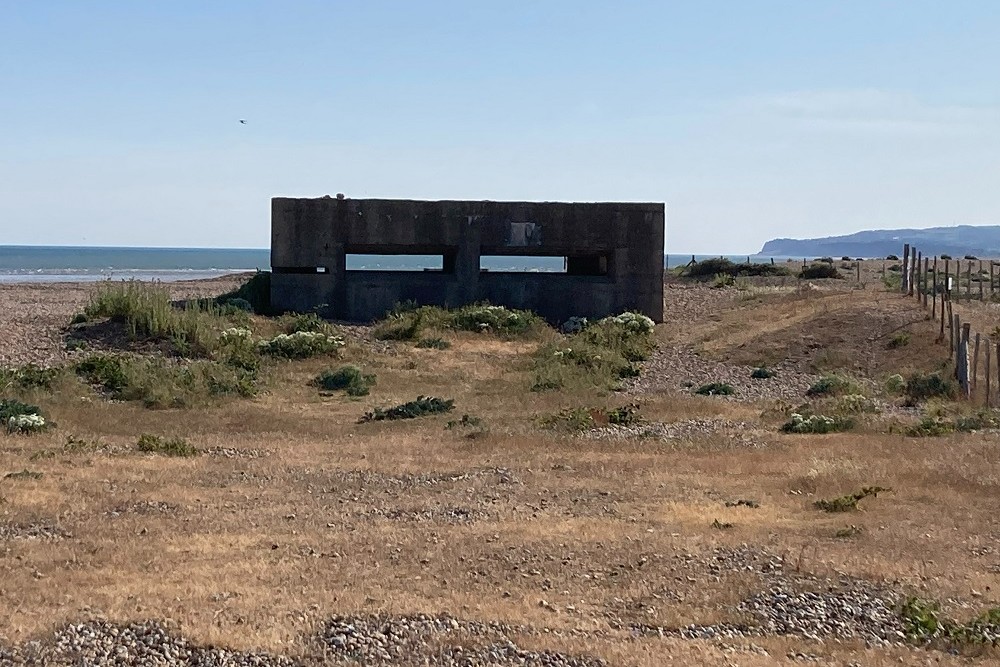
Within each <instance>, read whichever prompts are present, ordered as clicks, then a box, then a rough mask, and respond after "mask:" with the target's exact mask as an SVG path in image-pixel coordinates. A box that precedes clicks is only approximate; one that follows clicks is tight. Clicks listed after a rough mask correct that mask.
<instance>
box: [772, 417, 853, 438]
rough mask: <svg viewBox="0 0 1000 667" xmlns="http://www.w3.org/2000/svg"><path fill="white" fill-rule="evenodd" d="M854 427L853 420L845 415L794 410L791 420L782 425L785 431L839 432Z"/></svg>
mask: <svg viewBox="0 0 1000 667" xmlns="http://www.w3.org/2000/svg"><path fill="white" fill-rule="evenodd" d="M852 428H854V422H853V420H851V419H849V418H845V417H827V416H824V415H808V416H806V415H802V414H799V413H798V412H793V413H792V414H791V416H790V417H789V420H788V421H787V422H785V423H784V424H783V425H782V426H781V430H782V432H784V433H818V434H823V433H839V432H842V431H849V430H851V429H852Z"/></svg>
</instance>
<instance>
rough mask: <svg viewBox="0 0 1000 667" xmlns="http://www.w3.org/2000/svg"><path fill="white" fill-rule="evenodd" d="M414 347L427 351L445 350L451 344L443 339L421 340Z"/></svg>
mask: <svg viewBox="0 0 1000 667" xmlns="http://www.w3.org/2000/svg"><path fill="white" fill-rule="evenodd" d="M414 347H419V348H423V349H429V350H447V349H448V348H449V347H451V343H449V342H448V341H446V340H445V339H443V338H421V339H420V340H418V341H417V344H416V345H415V346H414Z"/></svg>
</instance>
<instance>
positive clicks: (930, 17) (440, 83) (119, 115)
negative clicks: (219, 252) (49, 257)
mask: <svg viewBox="0 0 1000 667" xmlns="http://www.w3.org/2000/svg"><path fill="white" fill-rule="evenodd" d="M241 118H244V119H246V120H247V124H246V125H241V124H239V122H238V120H239V119H241ZM998 184H1000V2H997V1H996V0H989V1H983V2H972V1H962V0H954V1H949V2H943V1H940V0H935V1H933V2H930V1H921V0H899V1H897V2H880V1H878V0H862V1H850V0H836V1H829V2H826V1H821V0H787V1H780V2H779V1H767V0H760V1H756V0H732V1H730V2H711V1H703V2H702V1H699V2H694V1H691V2H683V3H681V2H653V1H649V2H628V1H622V0H617V1H615V2H610V1H608V2H588V1H585V0H565V1H564V0H548V1H542V0H538V1H535V2H514V1H511V0H505V1H502V2H501V1H497V2H493V1H489V2H487V1H481V0H456V1H454V2H436V1H433V0H424V1H421V2H404V1H402V0H400V1H398V2H382V1H378V0H366V1H364V2H333V1H332V0H331V1H327V2H294V1H288V2H249V1H241V2H222V1H218V2H204V1H202V0H199V1H197V2H181V1H177V0H171V1H169V2H155V3H154V2H132V1H129V2H100V1H95V2H86V3H84V2H56V1H46V2H30V1H28V0H18V1H16V2H8V1H4V0H0V244H57V245H63V244H65V245H75V244H82V245H154V246H160V245H163V246H220V247H266V246H267V245H268V243H269V227H270V219H269V218H270V209H269V199H270V197H272V196H275V195H286V196H321V195H324V194H331V195H332V194H336V193H337V192H343V193H345V194H347V195H348V196H349V197H400V198H403V197H405V198H420V199H445V198H449V199H451V198H453V199H529V200H581V201H601V200H624V201H664V202H666V203H667V250H668V252H672V253H685V252H688V253H689V252H698V253H702V252H706V253H716V252H717V253H742V252H753V251H755V250H757V249H759V247H760V245H761V244H762V242H763V241H765V240H766V239H768V238H772V237H777V236H792V237H806V236H815V235H828V234H838V233H848V232H852V231H857V230H860V229H865V228H886V227H897V226H914V227H927V226H934V225H949V224H955V223H968V224H1000V186H998Z"/></svg>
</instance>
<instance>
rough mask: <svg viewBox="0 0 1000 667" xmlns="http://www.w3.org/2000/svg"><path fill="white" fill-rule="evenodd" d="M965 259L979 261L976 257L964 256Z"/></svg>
mask: <svg viewBox="0 0 1000 667" xmlns="http://www.w3.org/2000/svg"><path fill="white" fill-rule="evenodd" d="M965 259H971V260H976V259H979V258H978V257H976V256H975V255H966V256H965Z"/></svg>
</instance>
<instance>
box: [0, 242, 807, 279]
mask: <svg viewBox="0 0 1000 667" xmlns="http://www.w3.org/2000/svg"><path fill="white" fill-rule="evenodd" d="M270 255H271V253H270V251H269V250H268V249H266V248H123V247H93V246H87V247H76V246H0V283H25V282H30V283H55V282H88V281H98V280H130V279H136V280H149V281H153V280H157V281H162V282H172V281H177V280H198V279H204V278H216V277H219V276H224V275H227V274H231V273H243V272H248V271H257V270H262V271H266V270H268V269H270V266H271V257H270ZM710 257H719V255H664V265H665V266H666V267H667V268H674V267H677V266H683V265H684V264H687V263H688V262H690V261H691V260H692V258H694V259H695V260H699V261H700V260H703V259H708V258H710ZM727 257H728V258H729V259H731V260H732V261H734V262H746V261H751V262H770V261H771V258H767V257H760V256H757V255H729V256H727ZM786 259H787V258H777V257H776V258H774V261H785V260H786ZM482 267H483V268H484V269H487V270H492V271H538V272H559V271H562V270H563V259H562V258H560V257H489V258H486V257H484V258H483V259H482ZM347 268H348V269H351V270H369V271H380V270H381V271H405V270H411V271H416V270H420V269H424V268H427V269H435V268H437V269H439V268H441V258H440V257H433V256H422V255H348V258H347Z"/></svg>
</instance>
